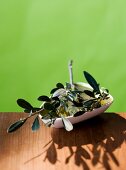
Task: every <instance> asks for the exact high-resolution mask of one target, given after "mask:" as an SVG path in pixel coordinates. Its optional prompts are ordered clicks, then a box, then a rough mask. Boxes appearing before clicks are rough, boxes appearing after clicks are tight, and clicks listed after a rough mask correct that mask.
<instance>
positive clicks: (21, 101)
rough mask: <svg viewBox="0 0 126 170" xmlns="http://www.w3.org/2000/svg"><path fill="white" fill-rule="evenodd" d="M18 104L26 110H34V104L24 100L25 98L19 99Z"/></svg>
mask: <svg viewBox="0 0 126 170" xmlns="http://www.w3.org/2000/svg"><path fill="white" fill-rule="evenodd" d="M17 104H18V105H19V106H20V107H22V108H24V109H26V110H32V109H33V106H32V105H31V104H30V103H28V102H27V101H26V100H24V99H18V100H17Z"/></svg>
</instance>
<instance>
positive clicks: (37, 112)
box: [25, 108, 44, 120]
mask: <svg viewBox="0 0 126 170" xmlns="http://www.w3.org/2000/svg"><path fill="white" fill-rule="evenodd" d="M43 110H44V109H43V108H42V109H41V110H39V111H36V112H33V113H32V114H31V115H29V116H28V117H26V118H25V119H26V120H27V119H29V118H30V117H32V116H34V115H36V114H39V113H40V112H42V111H43Z"/></svg>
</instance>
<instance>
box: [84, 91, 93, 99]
mask: <svg viewBox="0 0 126 170" xmlns="http://www.w3.org/2000/svg"><path fill="white" fill-rule="evenodd" d="M84 93H85V94H87V95H88V96H90V97H95V96H94V93H93V92H92V91H90V90H84Z"/></svg>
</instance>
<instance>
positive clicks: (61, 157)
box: [0, 113, 126, 170]
mask: <svg viewBox="0 0 126 170" xmlns="http://www.w3.org/2000/svg"><path fill="white" fill-rule="evenodd" d="M25 116H26V114H25V113H0V170H61V169H62V170H83V169H84V170H98V169H100V170H104V169H106V170H126V113H120V114H116V113H104V114H101V115H100V116H97V117H95V118H92V119H90V120H87V121H84V122H82V123H79V124H76V125H74V130H73V131H71V132H67V131H65V130H64V129H54V128H47V127H45V126H44V125H43V124H42V126H41V128H40V129H39V130H38V131H37V132H32V131H31V124H32V121H33V119H31V120H28V122H27V123H26V124H24V126H22V127H21V128H20V129H19V130H17V131H15V132H13V133H11V134H7V132H6V130H7V128H8V126H9V125H10V124H11V123H13V122H14V121H16V120H18V119H19V118H21V117H25Z"/></svg>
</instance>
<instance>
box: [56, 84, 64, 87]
mask: <svg viewBox="0 0 126 170" xmlns="http://www.w3.org/2000/svg"><path fill="white" fill-rule="evenodd" d="M56 87H57V88H64V85H63V84H62V83H57V84H56Z"/></svg>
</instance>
